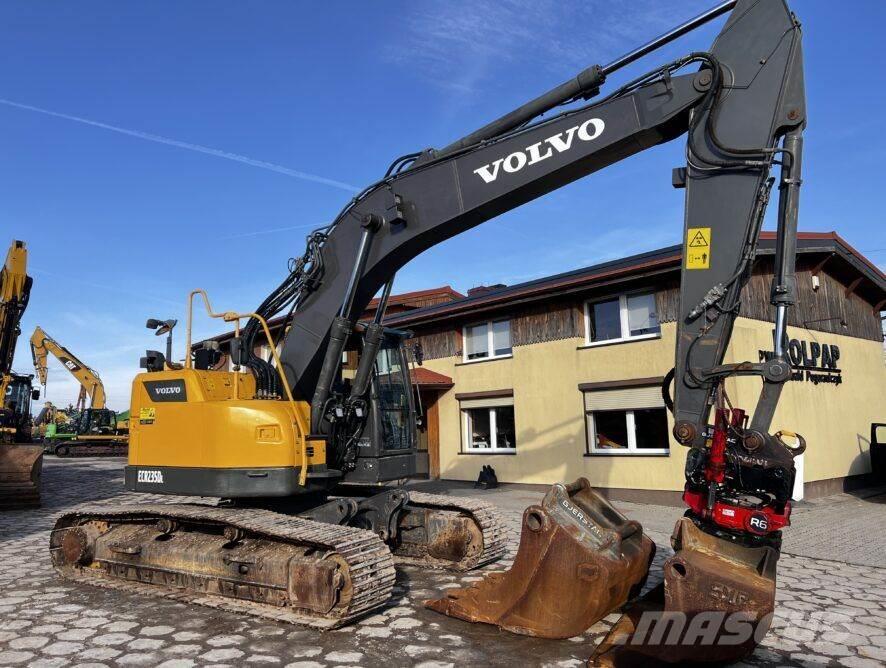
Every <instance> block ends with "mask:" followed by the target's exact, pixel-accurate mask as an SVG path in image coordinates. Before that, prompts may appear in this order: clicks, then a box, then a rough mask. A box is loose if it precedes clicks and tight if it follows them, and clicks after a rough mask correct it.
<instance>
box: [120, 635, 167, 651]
mask: <svg viewBox="0 0 886 668" xmlns="http://www.w3.org/2000/svg"><path fill="white" fill-rule="evenodd" d="M165 644H166V641H165V640H160V639H159V638H136V639H135V640H133V641H132V642H131V643H129V644H128V645H126V647H127V648H128V649H138V650H153V649H160V648H161V647H163V645H165Z"/></svg>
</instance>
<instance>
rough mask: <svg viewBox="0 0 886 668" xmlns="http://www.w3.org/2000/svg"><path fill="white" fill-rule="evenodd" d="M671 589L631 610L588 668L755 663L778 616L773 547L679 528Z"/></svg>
mask: <svg viewBox="0 0 886 668" xmlns="http://www.w3.org/2000/svg"><path fill="white" fill-rule="evenodd" d="M671 542H672V544H673V547H674V549H675V550H676V552H675V554H674V556H673V557H671V558H670V559H668V560H667V561H666V562H665V564H664V583H663V584H662V585H661V586H660V587H657V588H656V589H655V590H653V591H652V592H651V593H650V594H649V595H648V596H647V597H644V599H643V600H642V601H640V602H638V603H637V604H636V605H633V606H632V607H631V608H630V609H629V610H627V611H626V613H625V614H624V616H623V617H622V618H621V619H619V621H618V622H617V623H616V625H615V626H614V627H613V628H612V630H611V631H610V632H609V634H608V635H607V636H606V638H604V639H603V641H602V642H601V643H600V645H599V646H598V647H597V650H596V651H595V652H594V655H593V656H592V657H591V659H590V661H589V663H588V665H590V666H609V667H613V668H616V667H617V668H633V667H637V668H640V667H641V666H643V667H645V666H655V665H675V664H676V665H689V664H695V663H729V662H733V661H739V660H741V659H743V658H745V657H746V656H749V655H750V654H751V653H752V652H753V651H754V648H755V647H756V646H757V644H758V643H759V641H760V640H761V639H762V637H763V635H765V633H766V631H767V630H768V628H769V624H770V622H771V619H772V615H773V612H774V610H775V566H776V563H777V561H778V550H777V549H776V548H775V547H773V546H771V545H765V544H760V545H742V544H739V543H737V542H734V541H732V540H729V539H727V538H726V537H725V536H723V537H720V536H717V535H714V534H713V533H708V532H706V531H704V530H703V529H702V528H701V527H700V526H699V525H698V524H697V523H696V522H695V521H693V519H692V518H690V517H684V518H682V519H680V520H679V521H678V522H677V525H676V527H675V528H674V534H673V536H672V537H671Z"/></svg>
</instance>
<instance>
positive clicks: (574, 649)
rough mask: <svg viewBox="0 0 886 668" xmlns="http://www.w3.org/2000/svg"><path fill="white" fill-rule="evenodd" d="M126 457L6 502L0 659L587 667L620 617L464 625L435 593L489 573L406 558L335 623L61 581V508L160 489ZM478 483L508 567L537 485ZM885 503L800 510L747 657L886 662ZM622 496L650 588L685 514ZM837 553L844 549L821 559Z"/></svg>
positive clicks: (87, 465) (66, 467)
mask: <svg viewBox="0 0 886 668" xmlns="http://www.w3.org/2000/svg"><path fill="white" fill-rule="evenodd" d="M123 463H124V462H123V460H122V459H116V458H115V459H99V458H83V459H67V460H57V459H55V458H52V457H48V458H47V459H46V460H45V463H44V488H43V496H44V505H43V507H42V508H40V509H37V510H22V511H6V512H0V666H12V665H32V666H101V665H104V666H126V665H142V666H154V665H163V666H181V667H187V666H196V665H217V666H219V665H229V666H245V665H268V666H289V667H291V668H324V667H333V666H424V667H425V668H433V667H438V666H439V667H442V666H473V665H484V666H505V665H507V666H512V665H514V664H518V665H526V666H580V665H583V664H584V662H585V660H586V659H587V657H588V656H589V655H590V653H591V652H592V650H593V647H594V645H595V644H596V643H597V642H599V640H600V639H601V638H602V636H603V635H604V634H605V632H606V631H607V629H608V628H609V626H610V625H611V624H612V623H613V622H614V621H615V620H616V619H617V615H611V616H610V617H608V618H607V619H606V620H604V621H602V622H600V623H598V624H597V625H595V626H594V627H593V628H591V629H590V630H589V631H588V632H586V633H585V634H584V635H583V636H581V637H577V638H572V639H570V640H565V641H549V640H539V639H534V638H528V637H522V636H516V635H512V634H510V633H506V632H501V631H498V630H497V629H495V628H493V627H489V626H485V625H472V624H467V623H464V622H461V621H458V620H454V619H450V618H447V617H443V616H440V615H437V614H435V613H433V612H430V611H428V610H425V609H424V608H423V607H422V605H421V604H422V601H424V600H425V599H427V598H431V597H434V596H437V595H439V594H441V593H442V592H443V591H445V590H446V589H448V588H452V587H458V586H464V585H467V584H469V583H470V582H473V581H476V580H477V579H478V578H479V577H480V576H481V575H482V571H479V572H472V573H467V574H460V575H455V574H449V573H445V572H436V571H429V570H422V569H418V568H411V567H407V568H402V569H400V570H399V574H398V580H397V585H396V588H395V595H394V598H393V600H392V601H391V602H390V604H389V605H388V606H387V607H385V608H384V609H382V610H381V611H379V612H378V613H377V614H374V615H372V616H371V617H368V618H365V619H363V620H361V621H360V622H359V623H357V624H354V625H352V626H349V627H346V628H344V629H339V630H335V631H329V632H325V633H318V632H316V631H313V630H307V629H303V628H300V627H296V626H291V625H287V624H283V623H276V622H270V621H268V620H263V619H254V618H250V617H247V616H243V615H238V614H235V613H228V612H223V611H220V610H215V609H211V608H202V607H199V606H185V605H182V604H180V603H176V602H172V601H166V600H162V599H155V598H150V597H148V598H143V597H138V596H135V595H132V594H125V593H122V592H117V591H113V590H103V589H94V588H91V587H87V586H83V585H74V584H70V583H67V582H65V581H62V580H60V579H59V578H58V577H56V575H55V572H54V571H53V570H52V567H51V565H50V563H49V556H48V550H47V544H48V533H49V528H50V527H51V525H52V523H53V519H54V517H55V516H56V515H57V514H58V513H59V512H61V511H62V510H65V509H67V508H70V507H71V506H74V505H77V504H80V503H84V502H97V503H100V504H109V505H118V504H121V503H133V502H144V501H146V500H149V499H150V497H147V496H146V495H134V494H129V493H127V492H125V491H123V489H122V486H123V481H122V478H123V476H122V467H123ZM466 487H467V486H466V485H464V484H458V483H453V484H446V483H434V484H432V485H426V486H423V488H426V489H428V491H435V492H448V493H451V494H453V495H458V496H463V495H466V494H468V493H472V494H473V493H474V492H473V490H469V489H467V488H466ZM479 494H481V495H484V497H485V498H487V499H489V500H490V501H492V502H493V503H496V504H497V505H498V506H499V507H500V508H501V509H502V512H503V514H504V515H505V517H506V520H507V522H508V524H509V526H510V527H512V528H513V530H514V540H513V541H512V546H511V552H510V554H509V557H508V560H506V561H504V562H503V563H499V564H494V565H491V566H488V567H486V569H484V570H496V569H500V568H503V567H505V566H507V565H509V563H510V559H511V558H512V557H513V553H514V551H515V550H516V546H517V539H516V537H517V532H518V531H519V525H520V517H521V512H522V508H524V507H525V506H526V505H528V504H529V503H532V502H534V501H537V500H538V499H539V492H538V491H535V490H526V489H522V488H516V487H508V486H505V487H503V488H500V489H499V490H496V491H495V492H488V493H487V492H480V493H479ZM150 500H156V498H155V499H150ZM163 500H165V501H170V500H172V499H171V498H170V497H163ZM878 500H880V501H881V500H882V497H871V498H867V499H858V498H855V497H845V496H841V497H839V498H835V499H833V500H832V502H831V503H824V502H821V501H819V502H816V503H814V504H805V505H803V506H802V507H801V509H799V510H798V512H797V515H796V518H797V524H800V525H801V528H803V527H805V528H806V529H805V530H804V531H802V533H803V536H800V538H802V540H798V541H797V544H796V547H797V549H796V550H795V551H796V552H798V554H792V553H790V549H791V548H790V547H789V545H790V544H789V542H788V540H786V541H785V544H786V552H785V553H784V554H783V555H782V559H781V561H780V563H779V576H778V578H779V581H778V613H777V617H776V620H775V622H774V624H773V629H772V630H771V631H770V633H769V635H768V636H767V638H766V639H765V640H764V642H763V644H762V645H761V647H760V648H759V649H758V650H757V652H756V654H755V655H754V656H753V657H752V658H751V659H750V660H749V661H748V664H750V665H790V666H803V665H832V666H847V667H850V668H852V667H858V668H864V667H867V666H870V667H874V666H882V665H884V664H886V569H884V568H880V567H876V566H871V565H868V564H869V563H870V562H871V561H872V560H873V561H874V562H876V560H877V559H878V558H880V559H882V557H883V554H884V553H886V550H884V549H883V548H884V547H886V538H884V536H883V528H884V527H886V505H882V504H880V503H877V501H878ZM621 505H622V506H623V509H624V510H625V512H626V513H627V514H628V515H631V516H635V517H637V518H638V519H640V520H641V521H642V522H644V524H646V525H647V528H648V533H649V534H650V536H651V537H652V538H653V539H654V540H655V541H656V543H657V544H658V547H659V550H658V556H657V557H656V562H655V564H654V565H653V571H652V573H651V578H650V584H651V585H654V584H656V583H657V582H659V581H660V579H661V563H662V561H663V560H664V559H666V558H667V557H668V556H670V553H671V552H670V549H669V548H668V534H669V531H668V529H667V527H669V526H672V525H673V522H674V521H675V519H676V518H677V517H678V516H679V514H680V511H679V510H678V509H676V508H666V507H658V506H640V505H636V504H621ZM818 518H820V521H818ZM801 520H802V521H801ZM846 527H849V528H850V530H849V532H848V534H849V535H848V537H847V531H846ZM788 531H790V529H789V530H788ZM799 533H801V532H800V531H798V534H799ZM816 545H818V547H816ZM832 555H845V558H844V559H842V560H840V561H837V560H834V559H832V558H825V557H830V556H832ZM854 555H856V556H857V557H858V559H856V560H853V556H854ZM847 562H848V563H847Z"/></svg>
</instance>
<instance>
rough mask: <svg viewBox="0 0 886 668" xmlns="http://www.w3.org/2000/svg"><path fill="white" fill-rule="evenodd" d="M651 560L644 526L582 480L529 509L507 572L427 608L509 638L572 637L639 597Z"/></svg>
mask: <svg viewBox="0 0 886 668" xmlns="http://www.w3.org/2000/svg"><path fill="white" fill-rule="evenodd" d="M654 554H655V544H654V543H653V542H652V540H650V539H649V538H648V537H646V536H644V535H643V529H642V527H641V526H640V525H639V524H638V523H637V522H634V521H630V520H628V519H627V518H626V517H624V515H622V514H621V513H619V512H618V511H617V510H616V509H615V508H614V507H613V506H612V505H611V504H610V503H609V502H608V501H606V499H604V498H603V497H602V496H600V495H599V494H598V493H597V492H595V491H594V490H593V489H592V488H591V486H590V484H589V483H588V481H587V480H585V479H584V478H579V479H578V480H577V481H576V482H574V483H572V484H570V485H562V484H557V485H554V486H553V487H552V488H551V490H550V491H549V492H548V493H547V494H546V495H545V497H544V499H543V501H542V503H541V505H538V506H530V507H529V508H527V509H526V511H525V512H524V513H523V529H522V533H521V535H520V547H519V549H518V551H517V556H516V558H515V560H514V565H513V566H512V567H511V569H510V570H509V571H506V572H501V573H492V574H490V575H489V576H487V577H486V578H485V579H484V580H482V581H481V582H478V583H477V584H475V585H473V586H472V587H470V588H468V589H460V590H454V591H450V592H448V593H447V595H446V596H445V597H443V598H441V599H436V600H432V601H427V602H426V603H425V605H426V607H428V608H430V609H431V610H435V611H437V612H440V613H442V614H445V615H449V616H450V617H458V618H459V619H464V620H467V621H469V622H483V623H486V624H495V625H497V626H499V627H500V628H502V629H505V630H507V631H511V632H513V633H519V634H522V635H531V636H538V637H541V638H569V637H572V636H576V635H579V634H581V633H583V632H584V631H585V630H586V629H588V628H589V627H590V626H592V625H593V624H594V623H595V622H597V621H598V620H600V619H601V618H602V617H604V616H606V615H607V614H608V613H610V612H611V611H612V610H614V609H616V608H619V607H621V606H622V605H624V604H625V603H626V602H627V601H628V599H629V598H631V596H633V595H635V594H638V593H639V592H640V589H641V588H642V586H643V583H644V582H645V580H646V574H647V573H648V571H649V564H650V562H651V561H652V557H653V555H654Z"/></svg>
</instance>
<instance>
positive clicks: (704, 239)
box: [686, 227, 711, 269]
mask: <svg viewBox="0 0 886 668" xmlns="http://www.w3.org/2000/svg"><path fill="white" fill-rule="evenodd" d="M686 268H687V269H710V268H711V228H710V227H690V228H689V229H688V230H687V231H686Z"/></svg>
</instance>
